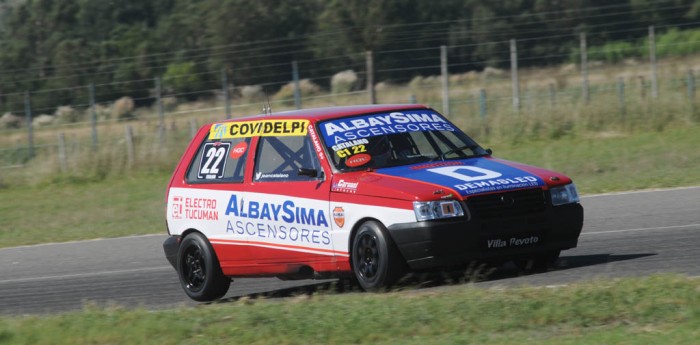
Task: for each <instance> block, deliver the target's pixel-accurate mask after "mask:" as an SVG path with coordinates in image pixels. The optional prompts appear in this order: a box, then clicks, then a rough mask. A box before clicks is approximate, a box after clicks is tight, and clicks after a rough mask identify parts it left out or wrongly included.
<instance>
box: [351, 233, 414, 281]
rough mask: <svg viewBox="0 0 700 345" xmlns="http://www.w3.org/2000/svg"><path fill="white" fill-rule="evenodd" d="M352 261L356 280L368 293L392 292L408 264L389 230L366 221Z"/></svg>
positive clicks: (354, 246) (355, 245)
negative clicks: (389, 289) (392, 287)
mask: <svg viewBox="0 0 700 345" xmlns="http://www.w3.org/2000/svg"><path fill="white" fill-rule="evenodd" d="M350 259H351V260H352V261H351V262H352V270H353V273H354V274H355V278H356V279H357V282H358V283H359V284H360V286H361V287H362V288H363V289H364V290H365V291H378V290H381V289H386V288H389V287H391V285H392V284H393V283H395V282H396V280H397V279H399V278H401V276H403V274H404V273H405V271H406V270H405V266H406V263H405V262H404V260H403V258H402V257H401V255H400V254H399V252H398V250H397V249H396V247H395V245H394V243H393V241H392V240H391V238H390V237H389V236H388V235H387V232H386V229H385V228H384V226H383V225H382V224H380V223H379V222H376V221H367V222H365V223H363V224H362V225H361V226H360V228H359V229H358V230H357V233H356V234H355V238H354V239H353V243H352V253H351V255H350Z"/></svg>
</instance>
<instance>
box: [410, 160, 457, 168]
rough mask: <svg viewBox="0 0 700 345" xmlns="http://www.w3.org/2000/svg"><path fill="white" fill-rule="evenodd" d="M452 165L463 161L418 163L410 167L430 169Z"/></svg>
mask: <svg viewBox="0 0 700 345" xmlns="http://www.w3.org/2000/svg"><path fill="white" fill-rule="evenodd" d="M452 165H462V162H453V161H446V162H435V163H427V164H418V165H412V166H410V167H409V169H411V170H425V169H429V168H439V167H447V166H452Z"/></svg>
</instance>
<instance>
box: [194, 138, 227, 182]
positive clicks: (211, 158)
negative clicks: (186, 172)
mask: <svg viewBox="0 0 700 345" xmlns="http://www.w3.org/2000/svg"><path fill="white" fill-rule="evenodd" d="M230 148H231V143H206V144H204V147H203V152H204V154H203V155H202V160H201V161H200V163H199V173H198V174H197V178H199V179H206V180H211V179H220V178H223V177H224V169H225V167H226V159H225V158H226V157H227V156H228V152H229V149H230Z"/></svg>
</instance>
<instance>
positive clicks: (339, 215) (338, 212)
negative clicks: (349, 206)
mask: <svg viewBox="0 0 700 345" xmlns="http://www.w3.org/2000/svg"><path fill="white" fill-rule="evenodd" d="M333 222H335V224H336V225H337V226H338V227H339V228H342V227H343V225H345V210H343V208H342V207H340V206H338V207H335V208H334V209H333Z"/></svg>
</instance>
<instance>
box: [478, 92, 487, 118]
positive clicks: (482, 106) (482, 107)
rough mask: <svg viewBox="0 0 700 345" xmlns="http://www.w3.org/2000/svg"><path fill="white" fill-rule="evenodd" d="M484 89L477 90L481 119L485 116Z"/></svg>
mask: <svg viewBox="0 0 700 345" xmlns="http://www.w3.org/2000/svg"><path fill="white" fill-rule="evenodd" d="M486 112H487V108H486V90H484V89H480V90H479V115H481V118H482V119H485V118H486Z"/></svg>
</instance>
